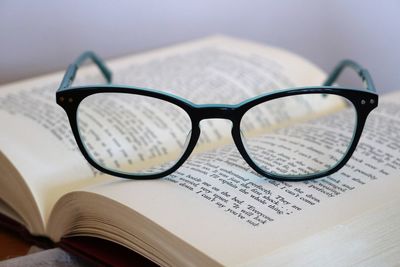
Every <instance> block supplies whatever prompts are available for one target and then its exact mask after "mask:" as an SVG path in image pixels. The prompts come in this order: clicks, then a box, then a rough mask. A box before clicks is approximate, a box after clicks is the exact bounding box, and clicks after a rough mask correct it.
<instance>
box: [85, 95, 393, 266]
mask: <svg viewBox="0 0 400 267" xmlns="http://www.w3.org/2000/svg"><path fill="white" fill-rule="evenodd" d="M399 99H400V94H399V93H397V94H396V95H389V96H387V97H385V98H384V99H383V100H380V104H379V108H378V109H377V110H374V111H373V112H372V114H370V116H369V118H368V120H367V124H366V126H365V130H364V132H363V136H362V138H361V140H360V143H359V145H358V147H357V150H356V152H355V153H354V155H353V157H352V158H351V159H350V161H349V162H348V164H346V166H345V167H343V168H342V169H341V170H339V171H338V172H337V173H335V174H333V175H330V176H328V177H325V178H322V179H317V180H312V181H305V182H298V183H288V182H278V181H274V180H270V179H267V178H264V177H261V176H260V175H257V174H256V173H254V171H252V170H251V169H250V167H248V166H247V165H246V163H245V162H244V161H243V159H242V158H241V157H240V155H239V154H238V153H237V152H236V151H235V148H234V147H233V146H226V147H223V148H220V149H217V150H214V151H209V152H207V153H200V154H198V155H195V156H194V157H193V158H192V159H190V160H189V161H188V162H186V163H185V164H184V165H183V166H182V167H181V168H180V169H179V170H178V171H176V172H175V173H173V174H171V175H169V176H168V177H165V178H163V179H160V180H154V181H124V182H122V181H118V180H115V181H113V182H109V183H105V184H102V185H99V186H95V187H92V188H91V189H90V190H88V192H93V193H96V194H99V195H101V196H103V197H107V198H110V199H112V200H114V201H116V202H118V203H121V204H123V205H125V206H126V207H128V208H130V209H132V210H135V212H139V213H140V214H142V215H143V216H145V218H147V219H148V220H150V221H151V222H154V223H155V224H156V225H158V226H159V227H161V228H163V229H165V231H166V232H168V233H172V234H173V235H174V236H176V237H177V238H179V239H180V241H181V242H183V243H186V244H188V245H190V246H191V247H194V248H195V249H196V250H198V251H200V252H201V253H203V254H204V255H208V256H209V257H210V258H212V259H214V260H215V262H216V263H220V264H223V265H229V266H233V265H241V264H245V263H247V262H252V263H254V264H257V259H258V258H260V259H261V258H262V257H263V256H265V255H266V254H268V253H271V252H272V251H274V250H276V249H278V248H281V247H283V246H286V245H288V244H290V243H292V242H295V241H297V240H300V239H302V238H305V237H307V236H310V235H312V234H315V233H318V232H319V231H321V230H323V229H327V228H329V227H332V226H335V225H338V224H341V223H344V222H346V221H348V220H350V219H351V218H353V217H355V216H359V215H361V214H363V213H365V212H367V211H369V210H372V209H379V207H385V203H388V202H393V201H398V200H399V194H398V190H399V189H400V179H399V178H400V177H399V173H400V154H399V145H398V144H399V143H400V135H399V133H400V119H399V118H400V116H399V112H400V101H399ZM347 119H348V118H347V116H342V115H341V114H340V112H339V113H338V114H337V115H336V117H334V118H331V119H330V120H327V121H326V122H325V123H327V124H331V123H332V121H333V120H336V123H337V124H342V125H345V124H346V123H347V122H346V120H347ZM323 123H324V122H323V121H319V122H318V124H319V125H313V127H319V128H321V129H326V128H324V125H323ZM336 123H335V124H336ZM313 134H315V133H314V132H312V131H311V132H309V135H310V136H313ZM288 138H290V136H288ZM299 159H301V157H299ZM296 167H297V166H294V167H293V168H296ZM99 212H100V211H99ZM127 214H129V212H127ZM127 214H125V215H124V216H128V215H127ZM92 215H93V214H92ZM102 216H105V217H107V216H108V217H107V218H112V217H115V218H118V216H119V215H118V213H112V212H111V213H110V212H108V213H107V215H105V214H103V215H102ZM102 216H100V218H102ZM117 220H118V219H116V221H114V223H116V224H118V223H117ZM108 223H110V224H112V223H113V222H108ZM131 227H132V229H135V226H134V224H132V225H131ZM77 231H78V232H79V230H77ZM132 231H134V230H132ZM128 232H129V231H128ZM103 234H104V233H103ZM142 234H143V235H144V236H146V233H142ZM149 236H150V237H148V236H146V237H148V238H149V239H150V240H151V241H149V242H150V244H151V245H152V246H153V247H156V248H160V250H161V251H160V252H159V253H160V254H166V255H169V254H173V253H175V254H176V253H177V249H176V247H174V246H177V245H176V244H174V243H165V240H163V241H158V239H159V237H154V236H153V239H151V236H152V234H149ZM144 239H145V240H148V239H146V238H144ZM161 242H163V244H162V245H161ZM188 247H189V246H188ZM185 249H188V248H182V245H180V246H179V250H178V251H181V253H178V254H179V255H178V256H176V255H175V256H176V258H175V260H176V262H179V259H180V260H181V263H182V259H185V257H186V256H185V253H189V251H187V250H185ZM190 251H192V250H190ZM186 260H187V261H190V259H188V258H186ZM176 262H174V263H176Z"/></svg>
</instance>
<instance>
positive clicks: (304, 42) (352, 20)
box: [0, 0, 400, 92]
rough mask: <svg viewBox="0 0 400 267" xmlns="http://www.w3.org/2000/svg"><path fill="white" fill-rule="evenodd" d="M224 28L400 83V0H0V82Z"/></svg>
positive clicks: (392, 86) (395, 86)
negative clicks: (89, 53) (83, 56)
mask: <svg viewBox="0 0 400 267" xmlns="http://www.w3.org/2000/svg"><path fill="white" fill-rule="evenodd" d="M214 33H223V34H228V35H232V36H237V37H243V38H247V39H253V40H256V41H259V42H263V43H266V44H271V45H275V46H280V47H284V48H287V49H290V50H292V51H294V52H296V53H298V54H301V55H303V56H305V57H306V58H308V59H310V60H312V61H314V62H315V63H317V64H318V65H319V66H321V67H323V68H324V69H325V70H327V71H328V70H330V68H332V67H333V65H335V63H337V62H338V61H339V60H340V59H343V58H352V59H355V60H357V61H359V62H360V63H362V64H363V65H365V66H366V67H367V68H368V69H369V70H370V72H371V74H372V76H373V78H374V80H375V83H376V85H377V87H378V88H379V90H380V92H388V91H391V90H400V1H396V0H381V1H378V0H376V1H372V0H371V1H361V0H360V1H350V0H348V1H345V0H339V1H318V0H309V1H305V0H304V1H299V0H298V1H295V0H293V1H289V0H285V1H273V0H265V1H261V0H247V1H246V0H236V1H234V0H201V1H189V0H188V1H179V0H172V1H161V0H160V1H157V0H147V1H127V0H126V1H117V0H116V1H105V0H100V1H94V0H86V1H75V0H68V1H50V0H49V1H40V0H36V1H11V0H0V83H6V82H10V81H13V80H18V79H21V78H25V77H30V76H35V75H38V74H41V73H46V72H50V71H54V70H61V69H64V68H65V67H66V66H67V65H68V64H69V63H70V62H71V61H72V60H73V59H75V57H76V56H77V55H78V54H79V53H80V52H82V51H84V50H87V49H90V50H94V51H96V52H98V53H99V54H100V55H103V57H105V58H110V57H115V56H118V55H124V54H128V53H132V52H139V51H142V50H146V49H150V48H155V47H160V46H164V45H167V44H171V43H175V42H180V41H184V40H189V39H193V38H197V37H202V36H206V35H209V34H214Z"/></svg>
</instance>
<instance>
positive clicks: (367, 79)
mask: <svg viewBox="0 0 400 267" xmlns="http://www.w3.org/2000/svg"><path fill="white" fill-rule="evenodd" d="M345 68H351V69H353V70H354V71H356V72H357V74H358V75H359V76H360V77H361V79H362V80H363V82H364V84H365V86H366V88H367V90H369V91H372V92H376V88H375V85H374V83H373V81H372V78H371V75H370V74H369V72H368V70H367V69H364V68H363V67H362V66H361V65H360V64H358V63H357V62H354V61H352V60H349V59H345V60H343V61H341V62H339V64H337V65H336V67H335V68H334V69H333V71H332V72H331V73H330V74H329V76H328V78H327V79H326V81H325V82H324V83H323V85H324V86H331V85H332V84H334V83H335V82H336V80H337V79H338V78H339V76H340V74H342V72H343V70H344V69H345Z"/></svg>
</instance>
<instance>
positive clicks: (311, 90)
mask: <svg viewBox="0 0 400 267" xmlns="http://www.w3.org/2000/svg"><path fill="white" fill-rule="evenodd" d="M87 59H89V60H92V61H93V62H94V63H95V64H96V65H97V66H98V67H99V69H100V70H101V72H102V74H103V75H104V77H105V78H106V80H107V82H108V84H105V85H88V86H71V85H72V82H73V81H74V79H75V75H76V72H77V70H78V68H79V67H80V66H81V65H82V63H83V62H84V61H86V60H87ZM345 68H351V69H353V70H354V71H356V72H357V74H358V75H359V76H360V77H361V79H362V80H363V82H364V84H365V86H366V89H357V88H344V87H336V86H332V85H333V84H334V83H335V81H336V80H337V79H338V77H339V76H340V74H341V73H342V72H343V70H344V69H345ZM111 81H112V73H111V71H110V70H109V69H108V68H107V67H106V65H105V64H104V63H103V61H102V60H101V59H100V58H99V57H98V56H97V55H96V54H94V53H93V52H90V51H88V52H85V53H83V54H82V55H81V56H80V57H79V58H78V59H77V60H76V61H75V62H74V63H73V64H71V65H70V66H69V67H68V69H67V71H66V73H65V75H64V78H63V80H62V82H61V84H60V87H59V89H58V90H57V92H56V101H57V104H58V105H60V106H61V107H62V108H63V109H64V110H65V112H66V113H67V116H68V119H69V123H70V125H71V129H72V132H73V135H74V137H75V140H76V142H77V145H78V147H79V149H80V151H81V153H82V154H83V156H84V157H85V159H86V160H87V161H88V162H89V163H90V164H91V165H92V166H93V167H95V168H96V169H98V170H99V171H101V172H104V173H107V174H110V175H114V176H118V177H121V178H127V179H157V178H162V177H165V176H167V175H169V174H171V173H173V172H174V171H176V170H177V169H178V168H179V167H180V166H181V165H182V164H183V163H184V162H185V161H186V160H187V158H188V157H189V156H190V154H191V153H192V151H193V149H194V147H195V146H196V143H197V141H198V139H199V136H200V127H199V123H200V121H201V120H203V119H214V118H215V119H217V118H219V119H228V120H230V121H232V124H233V125H232V130H231V133H232V138H233V140H234V143H235V145H236V147H237V149H238V150H239V153H240V154H241V155H242V157H243V158H244V160H245V161H246V162H247V164H249V166H251V167H252V168H253V169H254V170H255V171H256V172H257V173H259V174H261V175H262V176H264V177H267V178H269V179H273V180H278V181H304V180H311V179H317V178H321V177H324V176H327V175H330V174H333V173H335V172H336V171H338V170H339V169H340V168H342V167H343V166H344V165H345V164H346V163H347V161H348V160H349V159H350V157H351V155H352V154H353V152H354V150H355V148H356V146H357V144H358V142H359V139H360V137H361V134H362V131H363V128H364V125H365V121H366V119H367V116H368V114H369V113H370V112H371V111H372V110H373V109H374V108H376V107H377V105H378V94H377V93H376V89H375V86H374V83H373V81H372V78H371V76H370V74H369V72H368V70H366V69H364V68H362V67H361V66H360V65H359V64H358V63H356V62H354V61H351V60H343V61H341V62H340V63H339V64H338V65H337V66H336V67H335V69H334V70H333V71H332V72H331V74H330V75H329V76H328V78H327V79H326V81H325V82H324V83H323V85H322V86H312V87H297V88H290V89H285V90H279V91H274V92H269V93H265V94H262V95H259V96H256V97H253V98H250V99H248V100H245V101H242V102H241V103H238V104H235V105H222V104H204V105H201V104H195V103H193V102H191V101H188V100H186V99H183V98H181V97H179V96H176V95H173V94H169V93H166V92H162V91H158V90H153V89H148V88H139V87H132V86H125V85H114V84H111ZM98 93H127V94H136V95H141V96H148V97H154V98H157V99H161V100H164V101H168V102H170V103H173V104H175V105H177V106H179V107H180V108H182V109H183V110H185V111H186V112H187V114H188V115H189V117H190V120H191V123H192V133H191V136H190V140H189V142H188V145H187V147H186V150H185V151H184V153H183V154H182V155H181V158H180V159H179V160H178V161H177V162H176V163H175V164H174V165H173V166H171V167H170V168H169V169H167V170H165V171H162V172H160V173H155V174H140V175H138V174H129V173H124V172H117V171H114V170H110V169H107V168H104V167H103V166H101V165H99V164H98V163H97V162H96V161H95V160H93V159H92V157H91V156H90V154H89V153H88V151H86V148H85V146H84V144H83V142H82V140H81V137H80V134H79V129H78V122H77V110H78V106H79V104H80V103H81V101H82V100H83V99H84V98H86V97H88V96H90V95H93V94H98ZM300 94H332V95H338V96H341V97H344V98H346V99H347V100H349V101H350V102H351V103H352V104H353V105H354V107H355V109H356V115H357V123H356V129H355V132H354V135H353V139H352V141H351V144H350V147H349V148H348V150H347V152H346V154H345V155H344V156H343V157H342V159H341V160H340V161H339V162H338V163H337V164H336V165H334V166H332V167H331V168H330V169H327V170H325V171H321V172H318V173H313V174H307V175H300V176H291V175H287V176H284V175H277V174H274V173H269V172H266V171H264V170H263V169H261V168H260V167H259V166H258V165H257V164H256V163H255V162H254V161H253V160H252V159H251V157H250V156H249V154H248V153H247V151H246V149H245V146H244V144H243V140H242V137H241V134H240V122H241V119H242V117H243V115H244V114H245V113H246V112H247V111H248V110H249V109H251V108H252V107H254V106H256V105H258V104H260V103H263V102H267V101H270V100H273V99H277V98H282V97H287V96H294V95H300Z"/></svg>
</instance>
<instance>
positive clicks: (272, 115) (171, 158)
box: [56, 52, 378, 181]
mask: <svg viewBox="0 0 400 267" xmlns="http://www.w3.org/2000/svg"><path fill="white" fill-rule="evenodd" d="M87 59H89V60H92V61H93V62H94V63H95V64H96V65H97V66H98V67H99V69H100V70H101V72H102V74H103V75H104V77H105V78H106V80H107V82H108V84H106V85H90V86H75V87H71V85H72V82H73V80H74V78H75V74H76V72H77V70H78V68H79V66H80V65H81V64H82V63H83V62H84V61H85V60H87ZM345 68H350V69H353V70H354V71H356V72H357V73H358V75H359V76H360V77H361V78H362V80H363V81H364V83H365V85H366V90H363V89H350V88H341V87H336V86H332V85H333V84H334V83H335V81H336V80H337V78H338V77H339V75H340V74H341V73H342V71H343V70H344V69H345ZM111 76H112V75H111V72H110V71H109V69H108V68H107V67H106V66H105V64H104V63H103V62H102V60H101V59H100V58H99V57H97V56H96V55H95V54H94V53H92V52H86V53H83V54H82V55H81V56H80V57H79V58H78V59H77V60H76V61H75V63H73V64H72V65H70V66H69V67H68V69H67V71H66V74H65V76H64V78H63V80H62V82H61V85H60V88H59V89H58V91H57V93H56V99H57V103H58V104H59V105H60V106H61V107H62V108H63V109H64V110H65V112H66V113H67V115H68V118H69V122H70V125H71V128H72V132H73V134H74V137H75V139H76V142H77V144H78V147H79V149H80V151H81V152H82V154H83V156H84V157H85V158H86V160H87V161H88V162H89V163H90V164H91V165H92V166H93V167H95V168H96V169H98V170H100V171H102V172H104V173H108V174H111V175H114V176H118V177H122V178H129V179H155V178H161V177H164V176H166V175H168V174H171V173H172V172H174V171H175V170H177V169H178V168H179V167H180V166H181V165H182V164H183V163H184V162H185V160H186V159H187V158H188V157H189V155H190V154H191V152H192V151H193V149H194V147H195V145H196V143H197V141H198V139H199V136H200V127H199V123H200V121H202V120H204V119H212V118H220V119H227V120H230V121H231V122H232V129H231V133H232V137H233V140H234V143H235V144H236V147H237V149H238V150H239V152H240V154H241V155H242V157H243V158H244V160H245V161H246V162H247V163H248V165H250V166H251V167H252V168H253V169H254V170H255V171H256V172H257V173H259V174H261V175H263V176H265V177H267V178H270V179H275V180H283V181H301V180H309V179H315V178H320V177H323V176H326V175H329V174H332V173H334V172H336V171H338V170H339V169H340V168H342V167H343V166H344V165H345V164H346V162H347V161H348V160H349V159H350V157H351V155H352V153H353V152H354V150H355V148H356V146H357V143H358V141H359V139H360V136H361V133H362V130H363V127H364V124H365V121H366V118H367V116H368V114H369V113H370V112H371V111H372V110H373V109H374V108H375V107H377V104H378V95H377V94H376V93H375V91H376V90H375V87H374V84H373V82H372V79H371V76H370V75H369V73H368V71H367V70H366V69H364V68H362V67H361V66H360V65H359V64H357V63H355V62H353V61H350V60H344V61H342V62H341V63H339V64H338V65H337V67H336V68H335V69H334V70H333V72H332V73H331V74H330V75H329V76H328V79H327V80H326V81H325V83H324V84H323V85H322V86H317V87H302V88H292V89H290V90H282V91H274V92H272V93H266V94H263V95H260V96H257V97H254V98H251V99H248V100H246V101H243V102H241V103H239V104H236V105H220V104H208V105H200V104H194V103H192V102H190V101H188V100H185V99H182V98H180V97H178V96H175V95H172V94H168V93H165V92H161V91H157V90H151V89H145V88H137V87H131V86H120V85H113V84H111Z"/></svg>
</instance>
